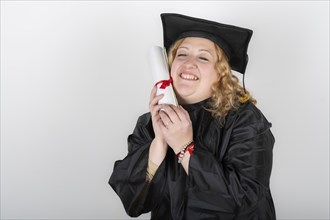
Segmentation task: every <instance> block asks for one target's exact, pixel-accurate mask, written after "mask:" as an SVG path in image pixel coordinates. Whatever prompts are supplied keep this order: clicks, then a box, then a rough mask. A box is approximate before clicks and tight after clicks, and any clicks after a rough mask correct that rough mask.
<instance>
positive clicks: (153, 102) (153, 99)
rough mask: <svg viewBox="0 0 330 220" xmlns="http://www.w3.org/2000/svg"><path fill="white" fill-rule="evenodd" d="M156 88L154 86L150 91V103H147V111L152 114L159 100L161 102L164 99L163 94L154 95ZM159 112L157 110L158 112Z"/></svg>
mask: <svg viewBox="0 0 330 220" xmlns="http://www.w3.org/2000/svg"><path fill="white" fill-rule="evenodd" d="M156 92H157V87H156V86H154V88H153V89H152V90H151V94H150V102H149V110H150V111H151V112H152V111H153V109H154V108H155V107H156V106H158V105H157V104H158V102H159V100H161V99H162V98H163V97H164V94H160V95H158V96H157V95H156ZM158 111H159V110H158Z"/></svg>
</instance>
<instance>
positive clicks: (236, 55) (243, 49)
mask: <svg viewBox="0 0 330 220" xmlns="http://www.w3.org/2000/svg"><path fill="white" fill-rule="evenodd" d="M161 19H162V22H163V31H164V33H163V34H164V46H165V48H166V50H167V51H168V50H169V48H170V46H171V45H172V44H173V43H174V42H175V41H176V40H179V39H180V38H184V37H202V38H206V39H209V40H211V41H213V42H215V43H216V44H217V45H219V46H220V47H221V48H222V49H223V50H224V52H225V53H226V55H227V57H228V59H229V64H230V66H231V68H232V69H233V70H235V71H238V72H240V73H242V74H244V72H245V69H246V65H247V62H248V55H247V49H248V45H249V42H250V39H251V36H252V30H249V29H246V28H241V27H237V26H233V25H227V24H221V23H217V22H214V21H208V20H204V19H200V18H193V17H189V16H185V15H181V14H173V13H163V14H161Z"/></svg>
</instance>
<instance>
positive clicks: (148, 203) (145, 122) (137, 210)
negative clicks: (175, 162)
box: [109, 114, 165, 217]
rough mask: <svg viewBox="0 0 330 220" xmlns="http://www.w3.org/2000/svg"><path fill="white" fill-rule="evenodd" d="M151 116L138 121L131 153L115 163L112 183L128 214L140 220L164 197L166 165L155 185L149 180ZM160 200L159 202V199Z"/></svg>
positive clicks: (160, 169) (160, 167) (129, 144)
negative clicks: (147, 177)
mask: <svg viewBox="0 0 330 220" xmlns="http://www.w3.org/2000/svg"><path fill="white" fill-rule="evenodd" d="M150 121H151V119H150V114H145V115H143V116H141V117H140V118H139V119H138V122H137V125H136V127H135V129H134V131H133V133H132V134H131V135H129V136H128V154H127V156H126V157H125V158H124V159H123V160H118V161H116V162H115V164H114V169H113V172H112V174H111V177H110V179H109V184H110V186H111V187H112V188H113V190H114V191H115V192H116V193H117V195H118V196H119V197H120V199H121V201H122V203H123V205H124V208H125V211H126V213H127V214H128V215H129V216H131V217H137V216H139V215H141V214H142V213H146V212H149V211H150V210H151V209H153V207H154V206H155V205H156V204H157V202H156V201H158V200H159V198H160V197H161V196H162V194H163V189H164V184H165V181H161V179H163V180H164V178H165V177H164V175H165V171H164V169H165V167H164V162H163V163H162V164H161V165H160V166H159V168H158V169H157V171H156V173H155V175H154V177H153V178H152V180H151V182H149V181H147V179H146V174H147V166H148V157H149V147H150V144H151V142H152V139H153V129H152V126H151V125H150V124H151V123H150ZM157 198H158V200H157Z"/></svg>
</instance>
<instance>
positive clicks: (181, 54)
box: [177, 53, 187, 57]
mask: <svg viewBox="0 0 330 220" xmlns="http://www.w3.org/2000/svg"><path fill="white" fill-rule="evenodd" d="M177 56H178V57H186V56H187V54H185V53H179V54H178V55H177Z"/></svg>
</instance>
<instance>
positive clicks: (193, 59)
mask: <svg viewBox="0 0 330 220" xmlns="http://www.w3.org/2000/svg"><path fill="white" fill-rule="evenodd" d="M216 61H217V55H216V51H215V45H214V43H213V42H212V41H210V40H208V39H205V38H196V37H188V38H185V39H184V40H183V41H182V43H181V44H180V46H179V48H178V49H177V52H176V57H175V59H174V61H173V63H172V65H171V66H172V68H171V76H172V78H173V85H174V88H175V91H176V95H177V97H178V99H179V102H180V103H182V104H183V103H185V104H190V103H196V102H200V101H202V100H204V99H207V98H209V97H210V96H211V93H212V89H211V88H212V85H213V84H214V83H215V82H216V80H217V73H216V70H215V64H216Z"/></svg>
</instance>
